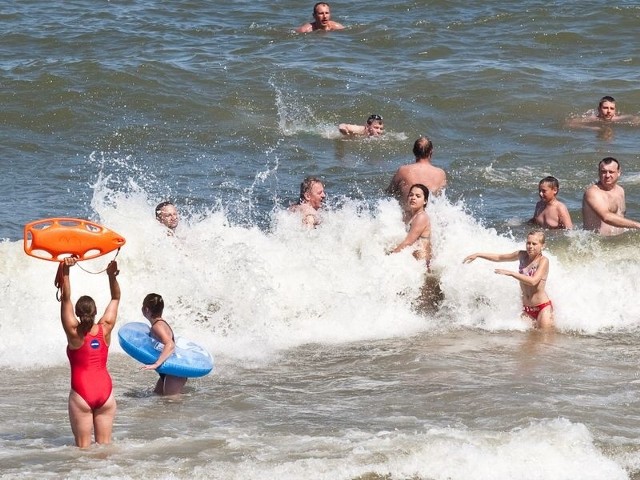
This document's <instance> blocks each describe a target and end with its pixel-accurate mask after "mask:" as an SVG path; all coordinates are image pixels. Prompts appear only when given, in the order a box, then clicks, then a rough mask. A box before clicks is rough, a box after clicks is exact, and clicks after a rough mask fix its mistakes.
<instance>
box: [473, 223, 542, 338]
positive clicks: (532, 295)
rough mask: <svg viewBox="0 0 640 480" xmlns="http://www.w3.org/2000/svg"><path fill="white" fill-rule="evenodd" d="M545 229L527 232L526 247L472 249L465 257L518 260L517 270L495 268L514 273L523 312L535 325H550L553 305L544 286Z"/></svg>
mask: <svg viewBox="0 0 640 480" xmlns="http://www.w3.org/2000/svg"><path fill="white" fill-rule="evenodd" d="M543 248H544V233H543V232H541V231H538V230H535V231H533V232H529V234H528V235H527V244H526V250H516V251H515V252H512V253H502V254H500V253H474V254H472V255H469V256H468V257H466V258H465V259H464V263H470V262H473V261H474V260H475V259H476V258H484V259H485V260H490V261H492V262H511V261H515V260H518V261H519V262H520V266H519V268H518V271H517V272H514V271H511V270H504V269H501V268H497V269H496V270H495V272H496V273H497V274H499V275H507V276H509V277H513V278H515V279H516V280H518V282H520V289H521V290H522V303H523V311H522V313H523V315H527V316H528V317H529V318H530V319H531V320H532V321H533V325H534V326H535V327H536V328H552V327H553V305H552V304H551V300H549V297H548V296H547V292H546V291H545V286H546V284H547V276H548V275H549V259H548V258H547V257H545V256H544V255H542V249H543Z"/></svg>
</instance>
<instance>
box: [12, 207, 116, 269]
mask: <svg viewBox="0 0 640 480" xmlns="http://www.w3.org/2000/svg"><path fill="white" fill-rule="evenodd" d="M124 244H125V239H124V238H123V237H122V236H121V235H118V234H117V233H116V232H114V231H112V230H109V229H108V228H106V227H103V226H102V225H99V224H97V223H94V222H90V221H89V220H82V219H80V218H47V219H44V220H37V221H35V222H31V223H27V224H26V225H25V226H24V251H25V253H26V254H27V255H31V256H32V257H35V258H40V259H42V260H51V261H52V262H60V261H62V260H63V259H64V258H66V257H77V258H78V260H89V259H91V258H96V257H100V256H101V255H104V254H106V253H109V252H111V251H113V250H115V249H116V248H120V247H121V246H123V245H124Z"/></svg>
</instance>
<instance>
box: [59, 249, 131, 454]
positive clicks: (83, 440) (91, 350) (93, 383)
mask: <svg viewBox="0 0 640 480" xmlns="http://www.w3.org/2000/svg"><path fill="white" fill-rule="evenodd" d="M76 262H77V260H76V259H75V258H73V257H69V258H65V259H64V262H63V263H61V265H60V267H61V269H62V287H61V288H62V298H61V305H60V318H61V320H62V328H63V329H64V332H65V334H66V335H67V357H69V364H70V366H71V390H70V391H69V420H70V422H71V430H72V431H73V436H74V438H75V442H76V445H77V446H78V447H80V448H87V447H89V446H90V445H91V434H92V430H93V433H94V434H95V440H96V443H111V432H112V430H113V419H114V418H115V414H116V400H115V397H114V396H113V384H112V381H111V376H110V375H109V371H108V370H107V358H108V354H109V344H110V343H111V332H112V331H113V327H114V326H115V324H116V318H117V316H118V306H119V304H120V285H119V284H118V280H117V279H116V276H117V275H118V273H119V271H118V264H117V263H116V262H115V261H112V262H110V263H109V266H108V267H107V276H108V277H109V290H110V291H111V301H110V302H109V304H108V305H107V308H106V309H105V311H104V313H103V314H102V317H101V318H100V320H99V321H98V323H94V321H95V317H96V313H97V309H96V303H95V302H94V300H93V299H92V298H91V297H89V296H87V295H83V296H81V297H80V298H79V299H78V301H77V302H76V306H75V314H74V309H73V305H72V302H71V281H70V279H69V268H70V267H71V266H73V265H75V264H76ZM76 315H77V316H78V318H76Z"/></svg>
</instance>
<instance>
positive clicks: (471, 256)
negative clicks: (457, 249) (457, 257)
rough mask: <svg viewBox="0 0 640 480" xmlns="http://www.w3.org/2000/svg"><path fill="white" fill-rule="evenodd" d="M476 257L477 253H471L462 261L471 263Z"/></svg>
mask: <svg viewBox="0 0 640 480" xmlns="http://www.w3.org/2000/svg"><path fill="white" fill-rule="evenodd" d="M476 258H478V254H477V253H473V254H471V255H469V256H467V257H465V258H464V260H463V261H462V263H471V262H473V261H474V260H475V259H476Z"/></svg>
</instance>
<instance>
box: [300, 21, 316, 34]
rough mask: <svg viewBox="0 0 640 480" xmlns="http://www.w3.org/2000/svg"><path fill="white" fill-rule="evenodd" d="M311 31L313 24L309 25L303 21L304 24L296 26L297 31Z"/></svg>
mask: <svg viewBox="0 0 640 480" xmlns="http://www.w3.org/2000/svg"><path fill="white" fill-rule="evenodd" d="M312 31H313V25H311V24H310V23H305V24H304V25H300V26H299V27H298V28H296V32H297V33H309V32H312Z"/></svg>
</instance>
